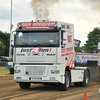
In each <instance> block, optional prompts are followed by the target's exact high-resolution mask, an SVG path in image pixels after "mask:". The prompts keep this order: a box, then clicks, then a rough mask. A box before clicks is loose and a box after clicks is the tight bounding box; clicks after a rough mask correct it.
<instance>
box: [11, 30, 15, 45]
mask: <svg viewBox="0 0 100 100" xmlns="http://www.w3.org/2000/svg"><path fill="white" fill-rule="evenodd" d="M14 34H16V32H15V31H13V32H12V33H11V46H14Z"/></svg>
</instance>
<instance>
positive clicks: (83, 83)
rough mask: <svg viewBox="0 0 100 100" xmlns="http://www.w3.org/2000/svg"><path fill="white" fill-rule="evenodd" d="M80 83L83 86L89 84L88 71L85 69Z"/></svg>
mask: <svg viewBox="0 0 100 100" xmlns="http://www.w3.org/2000/svg"><path fill="white" fill-rule="evenodd" d="M81 84H82V86H83V87H87V86H88V84H89V72H88V71H87V70H86V71H85V73H84V80H83V82H82V83H81Z"/></svg>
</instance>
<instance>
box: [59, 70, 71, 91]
mask: <svg viewBox="0 0 100 100" xmlns="http://www.w3.org/2000/svg"><path fill="white" fill-rule="evenodd" d="M70 83H71V81H70V74H69V72H68V71H66V72H65V83H64V84H60V90H61V91H67V90H68V89H69V88H70Z"/></svg>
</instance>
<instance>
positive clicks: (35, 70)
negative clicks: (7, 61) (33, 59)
mask: <svg viewBox="0 0 100 100" xmlns="http://www.w3.org/2000/svg"><path fill="white" fill-rule="evenodd" d="M60 68H61V66H60V65H15V66H14V69H15V70H18V72H19V73H14V81H16V82H31V83H62V84H63V83H64V75H63V74H61V69H60ZM19 70H20V71H19ZM51 70H59V71H60V72H59V73H51ZM16 72H17V71H16ZM26 72H27V73H26Z"/></svg>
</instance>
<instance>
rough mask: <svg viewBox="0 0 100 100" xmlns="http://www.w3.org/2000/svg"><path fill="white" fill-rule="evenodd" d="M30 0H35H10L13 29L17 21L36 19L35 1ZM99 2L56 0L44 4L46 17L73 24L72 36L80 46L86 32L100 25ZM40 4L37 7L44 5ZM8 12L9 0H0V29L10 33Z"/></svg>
mask: <svg viewBox="0 0 100 100" xmlns="http://www.w3.org/2000/svg"><path fill="white" fill-rule="evenodd" d="M32 1H35V0H12V24H13V25H14V27H13V30H15V29H16V26H17V23H18V22H23V21H31V20H34V21H35V20H36V17H37V16H36V12H35V10H34V9H35V8H36V7H37V6H35V4H34V3H35V2H33V5H32ZM40 1H42V0H40ZM43 1H46V0H43ZM47 1H48V0H47ZM49 1H51V2H52V1H53V0H49ZM54 1H55V0H54ZM44 3H46V2H44ZM99 4H100V0H95V2H94V1H93V0H56V1H55V2H54V3H47V4H46V7H48V9H47V10H48V11H49V14H48V19H49V20H56V21H63V22H67V23H72V24H74V38H75V39H78V40H80V41H81V44H80V46H83V45H84V44H85V43H86V40H87V35H88V33H89V32H90V31H92V30H93V29H94V27H99V26H100V24H98V22H100V8H99ZM41 5H42V4H40V6H39V7H43V6H45V5H43V6H41ZM44 10H45V9H44ZM39 12H40V11H39ZM10 14H11V0H0V30H1V31H3V32H7V33H10Z"/></svg>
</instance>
